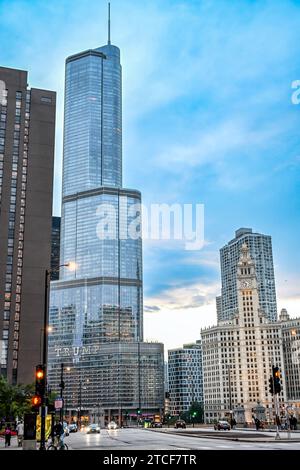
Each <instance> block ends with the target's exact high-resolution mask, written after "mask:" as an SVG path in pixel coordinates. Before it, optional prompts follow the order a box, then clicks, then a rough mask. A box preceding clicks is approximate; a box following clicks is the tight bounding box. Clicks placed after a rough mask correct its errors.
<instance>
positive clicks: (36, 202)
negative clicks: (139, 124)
mask: <svg viewBox="0 0 300 470" xmlns="http://www.w3.org/2000/svg"><path fill="white" fill-rule="evenodd" d="M55 108H56V94H55V93H54V92H52V91H48V90H38V89H36V88H29V87H28V79H27V72H26V71H23V70H15V69H10V68H5V67H0V312H1V317H0V354H1V374H2V375H4V376H5V377H6V378H7V379H8V380H9V381H10V382H12V383H27V384H28V383H32V382H33V381H34V373H35V366H36V364H39V362H40V360H41V335H42V328H43V311H44V279H45V270H46V269H48V268H49V265H50V253H51V214H52V180H53V163H54V132H55Z"/></svg>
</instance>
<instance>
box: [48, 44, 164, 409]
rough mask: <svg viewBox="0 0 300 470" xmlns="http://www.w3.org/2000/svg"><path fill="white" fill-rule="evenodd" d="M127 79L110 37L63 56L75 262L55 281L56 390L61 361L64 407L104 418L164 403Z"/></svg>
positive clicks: (68, 241) (68, 234)
mask: <svg viewBox="0 0 300 470" xmlns="http://www.w3.org/2000/svg"><path fill="white" fill-rule="evenodd" d="M121 80H122V78H121V65H120V51H119V49H118V48H117V47H116V46H113V45H111V44H108V45H106V46H104V47H100V48H97V49H93V50H88V51H85V52H83V53H79V54H76V55H73V56H71V57H69V58H68V59H67V61H66V82H65V124H64V162H63V196H62V222H61V251H60V264H62V265H67V264H70V265H72V267H74V269H69V267H67V266H65V267H62V268H61V269H60V279H59V281H56V282H53V283H51V293H50V313H49V315H50V318H49V322H50V325H51V326H52V327H53V329H52V333H51V335H49V350H48V353H49V364H48V376H49V382H50V386H51V388H52V389H58V385H59V382H60V380H59V374H60V366H61V363H63V364H64V367H65V368H66V374H65V377H66V379H65V380H66V385H67V386H66V389H65V398H66V403H67V406H68V405H69V408H71V409H72V410H74V409H76V408H78V407H79V408H80V409H81V408H82V409H85V410H87V411H88V410H90V409H93V408H95V407H98V406H99V403H100V404H101V406H102V407H103V408H104V409H105V413H106V415H110V414H111V413H113V414H114V413H117V414H118V413H120V409H122V408H124V407H126V408H128V412H129V411H130V410H131V412H133V411H134V410H136V409H137V408H142V409H143V410H144V411H145V412H146V411H149V412H151V411H153V412H154V411H157V410H158V409H160V408H162V407H163V345H161V344H156V343H153V344H147V343H143V342H142V341H143V313H142V312H143V284H142V271H143V270H142V239H141V220H140V218H141V194H140V192H139V191H136V190H129V189H124V188H123V187H122V91H121V90H122V86H121V85H122V84H121ZM67 370H68V372H69V373H67ZM146 389H147V393H145V390H146ZM146 396H147V397H148V398H147V399H146ZM150 397H151V398H150Z"/></svg>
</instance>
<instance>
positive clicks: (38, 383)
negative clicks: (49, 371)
mask: <svg viewBox="0 0 300 470" xmlns="http://www.w3.org/2000/svg"><path fill="white" fill-rule="evenodd" d="M45 391H46V371H45V366H43V365H41V364H40V365H38V366H36V369H35V394H36V395H37V396H38V397H43V396H45Z"/></svg>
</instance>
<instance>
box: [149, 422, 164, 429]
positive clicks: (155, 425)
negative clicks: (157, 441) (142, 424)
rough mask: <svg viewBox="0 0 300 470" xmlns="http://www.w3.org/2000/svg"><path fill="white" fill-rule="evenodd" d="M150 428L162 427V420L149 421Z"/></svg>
mask: <svg viewBox="0 0 300 470" xmlns="http://www.w3.org/2000/svg"><path fill="white" fill-rule="evenodd" d="M150 427H151V428H162V422H161V421H152V422H151V423H150Z"/></svg>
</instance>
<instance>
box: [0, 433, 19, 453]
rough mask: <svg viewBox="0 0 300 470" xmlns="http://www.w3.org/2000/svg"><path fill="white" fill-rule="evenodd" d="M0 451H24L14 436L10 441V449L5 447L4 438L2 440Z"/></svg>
mask: <svg viewBox="0 0 300 470" xmlns="http://www.w3.org/2000/svg"><path fill="white" fill-rule="evenodd" d="M0 450H22V447H18V440H17V437H16V436H13V437H12V438H11V441H10V447H5V440H4V438H2V437H1V438H0Z"/></svg>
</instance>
